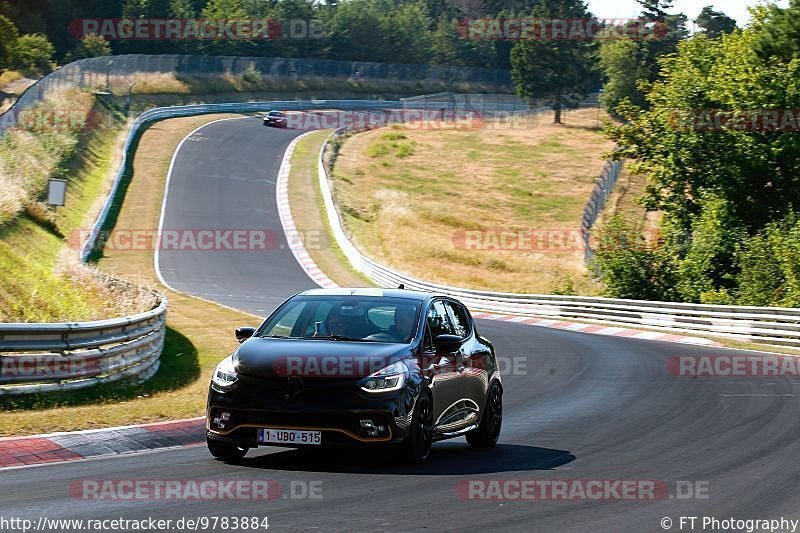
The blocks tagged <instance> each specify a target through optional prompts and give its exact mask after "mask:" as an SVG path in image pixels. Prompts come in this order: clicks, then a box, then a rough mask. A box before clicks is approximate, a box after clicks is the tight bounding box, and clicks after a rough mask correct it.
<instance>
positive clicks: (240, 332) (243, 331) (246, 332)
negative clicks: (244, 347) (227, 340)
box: [236, 328, 256, 343]
mask: <svg viewBox="0 0 800 533" xmlns="http://www.w3.org/2000/svg"><path fill="white" fill-rule="evenodd" d="M255 332H256V328H236V340H237V341H239V342H240V343H242V342H244V341H246V340H247V339H249V338H250V337H252V336H253V335H254V334H255Z"/></svg>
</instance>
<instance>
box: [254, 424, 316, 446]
mask: <svg viewBox="0 0 800 533" xmlns="http://www.w3.org/2000/svg"><path fill="white" fill-rule="evenodd" d="M258 442H263V443H272V444H311V445H314V446H319V445H320V444H322V432H321V431H299V430H296V429H271V428H262V429H259V430H258Z"/></svg>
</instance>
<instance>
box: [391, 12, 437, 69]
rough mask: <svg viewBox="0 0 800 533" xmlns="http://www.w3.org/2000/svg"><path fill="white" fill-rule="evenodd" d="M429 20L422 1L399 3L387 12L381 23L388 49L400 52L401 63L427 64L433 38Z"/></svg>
mask: <svg viewBox="0 0 800 533" xmlns="http://www.w3.org/2000/svg"><path fill="white" fill-rule="evenodd" d="M430 26H431V21H430V19H429V18H428V16H427V14H426V11H425V6H424V5H423V4H422V3H419V2H415V3H408V4H400V5H399V6H397V7H395V8H394V9H392V10H391V11H390V12H388V13H387V15H386V18H385V20H384V23H383V28H384V30H383V31H384V32H386V36H387V40H388V42H387V43H386V45H387V47H388V50H390V51H392V52H393V54H392V55H393V56H394V55H396V54H398V53H399V54H401V55H402V57H403V59H402V60H401V61H395V62H402V63H417V64H427V63H430V60H431V48H432V45H433V40H432V38H431V31H430Z"/></svg>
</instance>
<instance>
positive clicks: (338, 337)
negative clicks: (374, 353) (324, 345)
mask: <svg viewBox="0 0 800 533" xmlns="http://www.w3.org/2000/svg"><path fill="white" fill-rule="evenodd" d="M306 338H308V339H333V340H335V341H352V342H374V341H371V340H367V339H361V338H358V337H347V336H345V335H319V336H317V337H306Z"/></svg>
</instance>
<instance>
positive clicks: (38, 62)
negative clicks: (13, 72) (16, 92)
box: [11, 33, 55, 72]
mask: <svg viewBox="0 0 800 533" xmlns="http://www.w3.org/2000/svg"><path fill="white" fill-rule="evenodd" d="M54 53H55V48H53V45H52V44H51V43H50V41H48V40H47V37H45V36H44V35H42V34H40V33H34V34H30V35H23V36H21V37H20V38H19V39H17V40H16V41H14V42H13V43H12V45H11V56H12V64H13V66H14V67H17V68H24V69H28V70H33V71H38V72H49V71H50V70H52V67H53V65H52V60H53V54H54Z"/></svg>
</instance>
